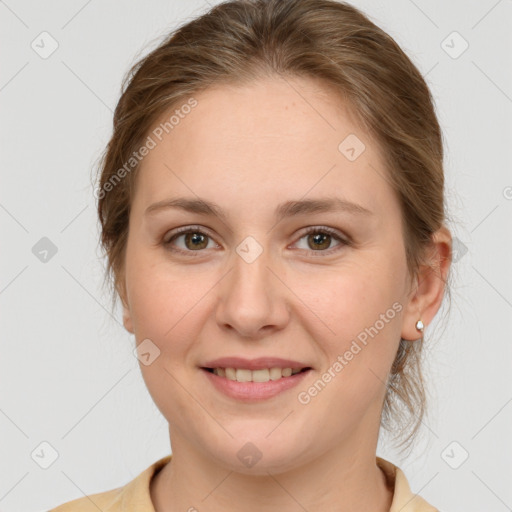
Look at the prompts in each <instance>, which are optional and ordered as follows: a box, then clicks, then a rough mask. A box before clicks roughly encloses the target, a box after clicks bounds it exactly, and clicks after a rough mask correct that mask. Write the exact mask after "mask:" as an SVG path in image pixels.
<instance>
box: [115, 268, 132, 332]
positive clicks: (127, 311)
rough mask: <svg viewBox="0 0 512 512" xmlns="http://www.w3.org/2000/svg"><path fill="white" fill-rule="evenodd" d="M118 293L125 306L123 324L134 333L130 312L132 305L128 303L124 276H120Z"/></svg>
mask: <svg viewBox="0 0 512 512" xmlns="http://www.w3.org/2000/svg"><path fill="white" fill-rule="evenodd" d="M116 288H117V293H118V295H119V298H120V299H121V303H122V306H123V325H124V328H125V329H126V330H127V331H128V332H130V333H131V334H134V331H133V322H132V317H131V313H130V305H129V303H128V298H127V293H126V281H125V279H124V276H123V275H121V276H120V280H119V283H118V286H117V287H116Z"/></svg>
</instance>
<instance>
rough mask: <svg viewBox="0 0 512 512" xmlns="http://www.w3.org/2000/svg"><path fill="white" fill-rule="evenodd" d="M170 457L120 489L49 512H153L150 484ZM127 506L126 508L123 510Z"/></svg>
mask: <svg viewBox="0 0 512 512" xmlns="http://www.w3.org/2000/svg"><path fill="white" fill-rule="evenodd" d="M170 460H171V456H170V455H167V456H166V457H163V458H162V459H159V460H157V461H156V462H154V463H153V464H151V466H149V467H147V468H146V469H145V470H144V471H142V473H140V474H139V475H138V476H136V477H135V478H134V479H133V480H131V481H130V482H128V483H127V484H126V485H124V486H122V487H117V488H115V489H112V490H109V491H105V492H99V493H96V494H89V495H85V496H83V497H81V498H77V499H74V500H72V501H68V502H66V503H63V504H62V505H59V506H57V507H56V508H53V509H51V510H50V511H49V512H98V510H101V511H102V512H121V511H123V510H132V509H133V510H135V509H137V510H138V511H139V512H154V507H153V504H152V502H151V494H150V482H151V479H152V478H153V476H154V475H155V474H156V473H157V472H158V471H159V470H160V469H162V467H163V466H165V464H167V462H169V461H170ZM125 506H127V507H128V508H125Z"/></svg>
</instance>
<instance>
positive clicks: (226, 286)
mask: <svg viewBox="0 0 512 512" xmlns="http://www.w3.org/2000/svg"><path fill="white" fill-rule="evenodd" d="M270 260H271V254H270V252H269V251H268V250H265V249H264V248H263V246H262V245H261V244H260V243H259V242H258V241H257V240H256V239H255V238H254V237H252V236H248V237H246V238H245V239H244V240H242V242H241V243H240V244H239V245H238V246H236V247H235V250H234V252H233V255H232V260H231V262H230V267H231V268H232V271H231V272H229V274H228V276H226V279H225V280H223V281H224V282H223V284H222V286H221V290H220V297H219V304H218V307H217V321H218V322H219V324H221V325H224V326H227V325H229V326H231V327H232V328H234V329H235V330H237V331H239V333H240V334H241V335H243V336H255V337H256V336H257V335H258V331H260V329H262V328H263V327H267V328H268V327H269V326H272V327H283V325H284V324H285V322H286V321H287V309H286V304H285V297H284V295H283V294H284V290H282V289H281V288H282V285H281V284H280V283H279V280H278V279H276V278H275V276H274V275H273V272H271V271H270V270H269V268H267V267H272V262H271V261H270Z"/></svg>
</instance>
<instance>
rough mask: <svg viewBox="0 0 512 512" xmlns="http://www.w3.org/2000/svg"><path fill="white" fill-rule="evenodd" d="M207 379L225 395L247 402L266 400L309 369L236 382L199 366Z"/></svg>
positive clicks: (293, 382) (297, 379) (296, 381)
mask: <svg viewBox="0 0 512 512" xmlns="http://www.w3.org/2000/svg"><path fill="white" fill-rule="evenodd" d="M201 371H202V372H203V373H204V374H205V375H206V377H207V378H208V379H209V381H210V382H211V383H212V384H213V385H214V386H215V388H216V389H217V390H218V391H220V392H222V393H224V394H225V395H227V396H229V397H231V398H235V399H236V400H242V401H247V402H253V401H260V400H266V399H268V398H272V397H273V396H276V395H278V394H279V393H282V392H283V391H286V390H288V389H291V388H293V387H294V386H296V385H297V384H299V382H301V381H302V379H304V377H306V375H308V374H309V372H310V371H311V370H306V371H304V372H299V373H296V374H295V375H290V376H289V377H281V378H280V379H278V380H269V381H268V382H238V381H236V380H230V379H226V377H219V376H218V375H215V374H214V373H211V372H209V371H208V370H205V369H203V368H201Z"/></svg>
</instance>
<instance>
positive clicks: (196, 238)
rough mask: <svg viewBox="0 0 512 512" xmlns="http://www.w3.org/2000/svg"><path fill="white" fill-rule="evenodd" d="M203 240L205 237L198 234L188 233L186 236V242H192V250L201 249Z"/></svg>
mask: <svg viewBox="0 0 512 512" xmlns="http://www.w3.org/2000/svg"><path fill="white" fill-rule="evenodd" d="M205 238H206V237H205V236H204V235H201V234H200V233H188V234H187V235H186V241H187V242H192V246H193V248H194V249H197V248H203V245H204V244H205Z"/></svg>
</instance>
